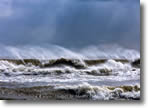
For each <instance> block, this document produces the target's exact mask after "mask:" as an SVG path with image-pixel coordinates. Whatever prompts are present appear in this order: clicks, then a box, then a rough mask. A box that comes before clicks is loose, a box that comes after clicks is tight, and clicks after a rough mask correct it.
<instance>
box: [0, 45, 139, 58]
mask: <svg viewBox="0 0 148 108" xmlns="http://www.w3.org/2000/svg"><path fill="white" fill-rule="evenodd" d="M0 49H1V50H0V58H2V59H4V58H5V59H6V58H9V59H42V60H47V59H58V58H71V59H128V60H135V59H138V58H140V53H139V52H138V51H137V50H134V49H127V48H123V47H121V46H119V45H117V44H114V45H111V44H108V45H98V46H88V47H85V48H79V49H78V48H77V49H76V48H69V49H68V48H64V47H62V46H58V45H42V46H37V45H35V46H34V45H26V46H5V45H1V46H0Z"/></svg>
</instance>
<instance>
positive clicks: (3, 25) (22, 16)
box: [0, 0, 140, 49]
mask: <svg viewBox="0 0 148 108" xmlns="http://www.w3.org/2000/svg"><path fill="white" fill-rule="evenodd" d="M10 7H11V11H12V12H13V14H11V15H10V16H7V17H6V18H5V19H4V18H1V17H0V36H1V38H0V43H3V44H14V45H16V44H18V45H19V44H20V45H23V44H44V43H47V44H58V45H62V46H65V47H84V46H88V45H98V44H104V43H117V44H121V45H123V46H126V47H131V48H136V49H138V48H139V46H140V4H139V0H124V1H123V0H27V1H26V0H13V2H11V6H10ZM133 38H134V39H133Z"/></svg>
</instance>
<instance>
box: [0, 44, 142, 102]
mask: <svg viewBox="0 0 148 108" xmlns="http://www.w3.org/2000/svg"><path fill="white" fill-rule="evenodd" d="M0 48H1V50H0V99H2V100H140V53H139V51H136V50H133V49H127V48H123V47H121V46H118V45H113V46H111V45H103V46H97V47H96V46H89V47H86V48H82V49H79V50H77V49H72V48H71V49H68V48H64V47H61V46H57V45H48V46H45V47H41V46H1V47H0Z"/></svg>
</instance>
